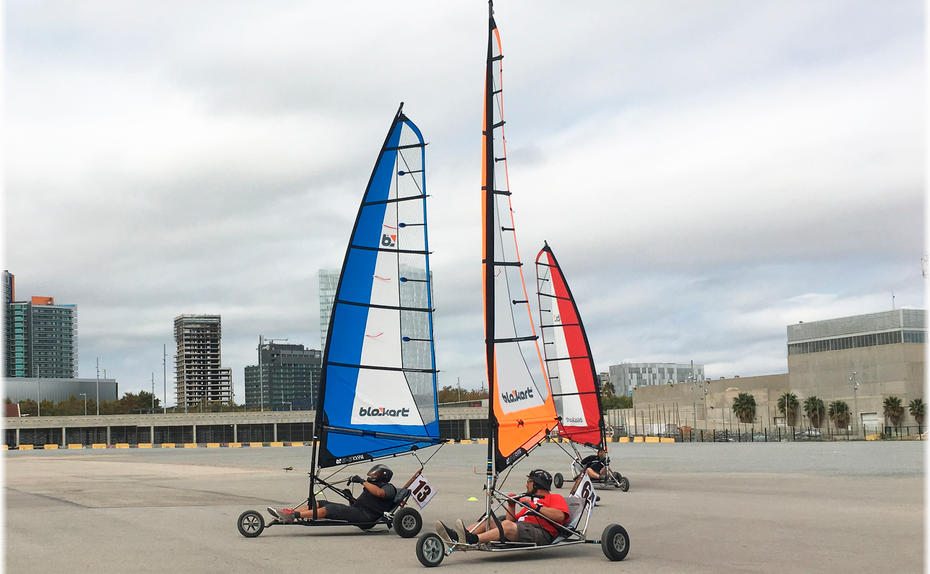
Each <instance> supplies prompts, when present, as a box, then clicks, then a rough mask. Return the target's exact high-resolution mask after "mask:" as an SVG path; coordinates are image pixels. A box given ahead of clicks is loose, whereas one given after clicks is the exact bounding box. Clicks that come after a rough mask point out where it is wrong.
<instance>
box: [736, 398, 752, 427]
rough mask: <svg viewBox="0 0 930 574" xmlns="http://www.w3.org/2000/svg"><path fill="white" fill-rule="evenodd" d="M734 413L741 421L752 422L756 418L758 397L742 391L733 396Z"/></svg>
mask: <svg viewBox="0 0 930 574" xmlns="http://www.w3.org/2000/svg"><path fill="white" fill-rule="evenodd" d="M733 414H734V415H736V418H738V419H739V422H741V423H751V422H752V421H753V420H755V418H756V397H754V396H752V395H751V394H749V393H740V394H739V395H738V396H736V397H733Z"/></svg>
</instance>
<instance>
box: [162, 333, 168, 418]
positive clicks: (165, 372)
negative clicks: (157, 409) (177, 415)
mask: <svg viewBox="0 0 930 574" xmlns="http://www.w3.org/2000/svg"><path fill="white" fill-rule="evenodd" d="M161 380H162V384H163V385H164V387H165V388H164V395H165V404H163V405H162V406H161V412H162V413H167V412H168V345H166V344H164V343H162V345H161Z"/></svg>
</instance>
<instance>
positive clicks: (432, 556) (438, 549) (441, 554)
mask: <svg viewBox="0 0 930 574" xmlns="http://www.w3.org/2000/svg"><path fill="white" fill-rule="evenodd" d="M445 557H446V547H445V545H444V544H443V543H442V539H441V538H439V536H437V535H436V533H434V532H427V533H426V534H424V535H423V536H421V537H420V538H419V540H417V560H419V561H420V564H422V565H424V566H426V567H427V568H432V567H433V566H439V565H440V564H442V559H443V558H445Z"/></svg>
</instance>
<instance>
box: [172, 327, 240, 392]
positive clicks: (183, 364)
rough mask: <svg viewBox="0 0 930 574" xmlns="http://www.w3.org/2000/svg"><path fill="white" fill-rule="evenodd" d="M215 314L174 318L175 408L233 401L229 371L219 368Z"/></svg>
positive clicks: (220, 360) (218, 339) (219, 337)
mask: <svg viewBox="0 0 930 574" xmlns="http://www.w3.org/2000/svg"><path fill="white" fill-rule="evenodd" d="M222 334H223V331H222V326H221V321H220V316H219V315H180V316H178V317H175V319H174V340H175V343H176V344H177V354H176V355H175V356H174V360H175V380H176V385H177V388H176V397H177V405H178V408H183V409H184V410H187V409H189V408H194V407H197V406H199V405H201V404H202V403H228V402H230V401H232V400H233V392H232V369H229V368H224V367H222V350H221V341H222Z"/></svg>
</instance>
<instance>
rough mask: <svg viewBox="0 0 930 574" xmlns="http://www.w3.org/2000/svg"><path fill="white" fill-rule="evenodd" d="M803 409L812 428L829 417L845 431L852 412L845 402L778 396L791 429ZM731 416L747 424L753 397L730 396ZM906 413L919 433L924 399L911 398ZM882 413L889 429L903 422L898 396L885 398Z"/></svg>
mask: <svg viewBox="0 0 930 574" xmlns="http://www.w3.org/2000/svg"><path fill="white" fill-rule="evenodd" d="M799 407H800V408H802V409H803V411H804V414H805V416H807V419H808V420H809V421H810V424H811V426H812V427H814V428H817V429H819V428H820V427H821V426H822V425H823V423H824V421H825V420H826V419H828V418H829V420H830V421H832V422H833V424H834V425H835V426H836V427H837V428H847V427H848V426H849V419H850V418H851V417H852V413H851V412H850V410H849V405H848V404H846V401H832V402H830V403H829V404H828V405H824V402H823V400H822V399H820V398H819V397H817V396H815V395H811V396H809V397H807V398H806V399H804V403H803V405H802V404H801V403H800V402H799V401H798V396H797V395H795V394H794V393H791V392H786V393H784V394H782V395H781V396H779V397H778V412H779V413H781V414H782V415H783V416H784V417H785V425H786V426H790V427H793V426H795V424H796V423H797V415H798V408H799ZM732 409H733V414H734V415H735V416H736V418H737V419H739V421H740V422H741V423H746V424H750V423H752V422H753V421H754V420H755V418H756V398H755V397H754V396H753V395H752V394H751V393H740V394H739V395H737V396H735V397H733V406H732ZM907 409H908V412H910V414H911V416H912V417H913V418H914V420H915V421H916V422H917V432H918V433H919V432H921V430H920V429H921V425H923V423H924V411H925V409H926V406H925V404H924V401H923V399H919V398H918V399H913V400H912V401H911V402H909V403H908V406H907ZM882 414H883V415H884V417H885V421H886V422H889V423H891V426H893V427H895V428H898V427H900V426H901V421H902V420H904V405H903V404H902V402H901V399H900V398H899V397H895V396H890V397H885V400H884V401H883V403H882Z"/></svg>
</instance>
